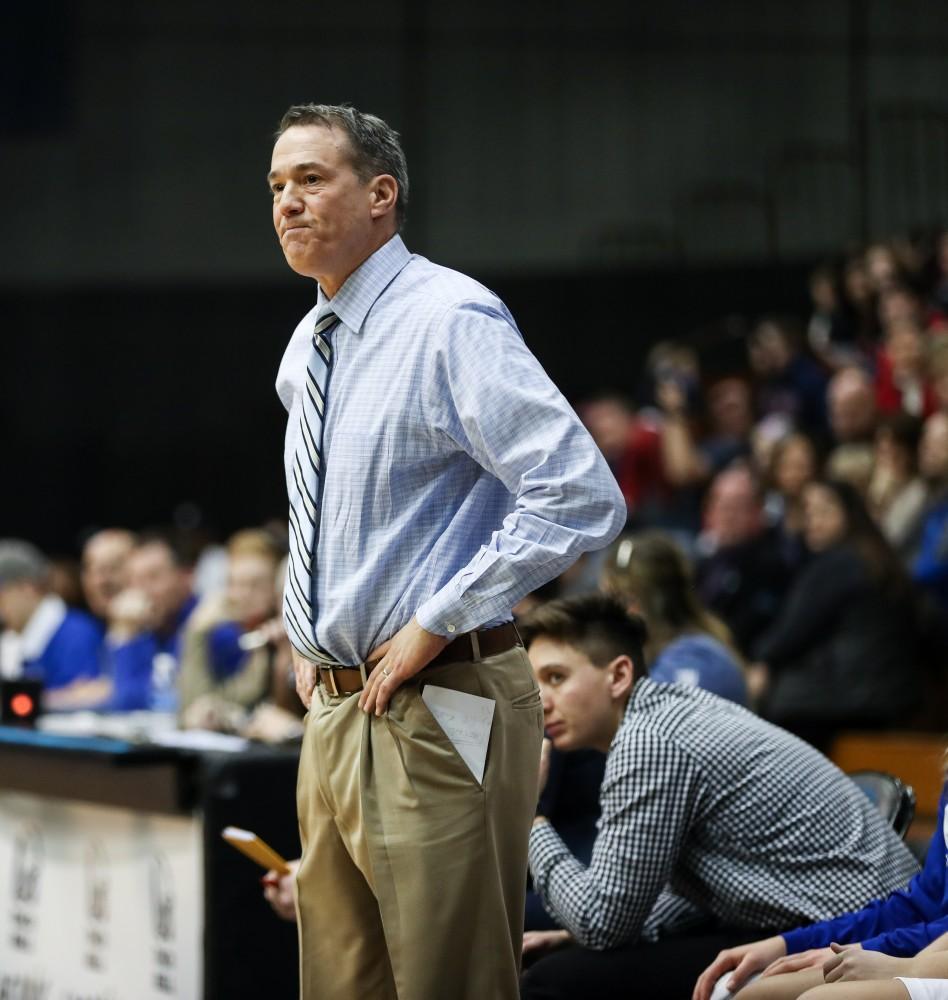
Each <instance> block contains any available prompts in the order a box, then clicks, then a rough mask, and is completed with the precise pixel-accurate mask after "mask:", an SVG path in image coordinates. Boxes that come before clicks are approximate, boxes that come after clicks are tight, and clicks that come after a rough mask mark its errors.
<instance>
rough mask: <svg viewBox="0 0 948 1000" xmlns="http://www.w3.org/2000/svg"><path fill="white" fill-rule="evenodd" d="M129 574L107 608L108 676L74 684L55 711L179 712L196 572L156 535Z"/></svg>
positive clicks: (142, 546)
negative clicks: (180, 672) (183, 655)
mask: <svg viewBox="0 0 948 1000" xmlns="http://www.w3.org/2000/svg"><path fill="white" fill-rule="evenodd" d="M126 571H127V582H128V585H127V586H126V588H125V589H124V590H123V591H121V592H120V593H119V594H117V595H116V596H115V597H114V598H113V599H112V601H111V602H110V603H109V607H108V615H109V619H108V629H107V632H106V636H105V643H104V653H103V676H101V677H98V678H96V679H94V680H91V681H77V682H76V683H73V684H71V685H70V686H69V687H68V688H67V689H65V690H63V691H62V692H59V693H58V694H57V696H56V697H55V698H54V699H53V700H52V701H51V702H50V705H51V707H53V708H55V709H59V710H67V709H77V708H91V709H95V710H98V711H103V712H130V711H136V710H153V711H162V712H174V711H176V710H177V707H178V694H177V675H178V665H179V662H180V655H181V643H182V637H183V631H184V627H185V624H186V623H187V620H188V618H189V617H190V615H191V612H192V611H193V610H194V606H195V605H196V604H197V598H196V597H195V596H194V595H193V594H192V593H191V568H190V566H188V565H187V563H186V561H185V559H184V558H183V556H182V555H181V554H180V553H179V552H178V551H177V549H176V547H175V545H174V543H173V542H172V541H171V539H170V538H168V537H166V536H164V535H160V534H157V533H152V534H146V535H143V536H142V537H141V538H139V539H138V541H137V542H136V544H135V546H134V548H133V549H132V551H131V552H130V553H129V555H128V560H127V565H126Z"/></svg>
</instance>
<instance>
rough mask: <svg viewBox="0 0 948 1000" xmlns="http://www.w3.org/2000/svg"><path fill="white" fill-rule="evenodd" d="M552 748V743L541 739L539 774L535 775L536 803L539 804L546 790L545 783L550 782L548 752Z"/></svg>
mask: <svg viewBox="0 0 948 1000" xmlns="http://www.w3.org/2000/svg"><path fill="white" fill-rule="evenodd" d="M552 748H553V744H552V742H551V741H550V740H549V739H547V738H546V737H544V738H543V743H542V745H541V746H540V772H539V774H538V775H537V801H538V802H539V800H540V798H541V796H542V795H543V789H544V788H546V783H547V781H549V780H550V751H551V750H552Z"/></svg>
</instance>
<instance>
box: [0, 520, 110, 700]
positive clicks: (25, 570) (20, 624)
mask: <svg viewBox="0 0 948 1000" xmlns="http://www.w3.org/2000/svg"><path fill="white" fill-rule="evenodd" d="M48 574H49V564H48V563H47V561H46V559H45V558H44V556H43V555H42V553H41V552H40V551H39V550H38V549H37V548H35V547H34V546H33V545H31V544H30V543H29V542H24V541H20V540H18V539H3V540H0V620H2V622H3V625H4V627H5V631H4V632H3V635H2V636H0V676H3V677H7V678H18V677H27V678H32V679H36V680H40V681H42V682H43V684H44V686H45V687H46V689H47V690H56V689H59V688H62V687H64V686H66V685H68V684H70V683H71V682H73V681H75V680H77V679H79V678H91V677H95V676H96V675H97V674H98V673H99V670H100V649H101V643H102V631H101V628H100V627H99V625H98V624H97V623H96V621H95V620H94V619H93V618H91V617H90V616H89V615H87V614H84V613H83V612H82V611H77V610H76V609H74V608H69V607H67V605H66V604H65V602H64V601H63V600H62V598H60V597H58V596H56V595H55V594H52V593H50V592H49V589H48V586H47V578H48Z"/></svg>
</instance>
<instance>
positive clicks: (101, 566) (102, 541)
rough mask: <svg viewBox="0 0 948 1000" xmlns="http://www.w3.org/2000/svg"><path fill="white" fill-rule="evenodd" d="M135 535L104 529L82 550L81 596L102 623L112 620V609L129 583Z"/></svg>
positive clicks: (89, 540)
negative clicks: (130, 555) (129, 567)
mask: <svg viewBox="0 0 948 1000" xmlns="http://www.w3.org/2000/svg"><path fill="white" fill-rule="evenodd" d="M134 547H135V535H134V534H133V533H132V532H131V531H126V530H125V529H124V528H103V529H102V530H101V531H97V532H96V533H95V534H94V535H91V536H90V537H89V539H88V540H87V541H86V544H85V545H84V546H83V547H82V563H81V573H82V593H83V595H84V597H85V599H86V604H87V605H88V606H89V610H90V611H91V612H92V613H93V614H94V615H95V616H96V618H98V619H99V620H100V621H101V622H103V623H105V622H107V621H108V619H109V606H110V605H111V603H112V600H113V598H115V597H117V596H118V595H119V594H120V593H121V592H122V591H123V590H124V589H125V587H126V586H127V583H128V557H129V554H130V553H131V551H132V549H133V548H134Z"/></svg>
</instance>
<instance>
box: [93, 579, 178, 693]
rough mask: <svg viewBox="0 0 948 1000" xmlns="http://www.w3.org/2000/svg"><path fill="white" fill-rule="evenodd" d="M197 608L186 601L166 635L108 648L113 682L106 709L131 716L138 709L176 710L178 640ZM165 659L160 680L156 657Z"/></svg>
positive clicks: (150, 634)
mask: <svg viewBox="0 0 948 1000" xmlns="http://www.w3.org/2000/svg"><path fill="white" fill-rule="evenodd" d="M196 604H197V598H196V597H189V598H188V599H187V600H186V601H185V602H184V604H183V605H182V606H181V608H180V609H179V611H178V613H177V615H176V616H175V620H174V624H173V626H172V628H171V629H170V630H169V631H166V632H162V633H158V632H143V633H142V634H141V635H138V636H135V638H134V639H130V640H129V641H128V642H123V643H119V644H116V645H111V646H110V650H109V652H110V654H111V668H112V681H113V685H114V688H113V694H112V700H111V702H110V703H109V705H108V706H107V707H108V709H109V710H111V711H113V712H131V711H134V710H141V709H154V710H158V711H174V710H175V709H176V708H177V692H176V689H175V679H176V677H177V667H178V661H179V659H180V653H181V637H182V635H183V633H184V627H185V625H186V624H187V620H188V617H189V616H190V614H191V612H192V611H193V610H194V607H195V605H196ZM160 655H163V656H165V657H167V658H168V660H167V662H168V665H169V667H170V668H171V669H170V670H169V676H167V677H163V678H159V677H158V676H157V675H156V671H155V661H156V657H158V656H160Z"/></svg>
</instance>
